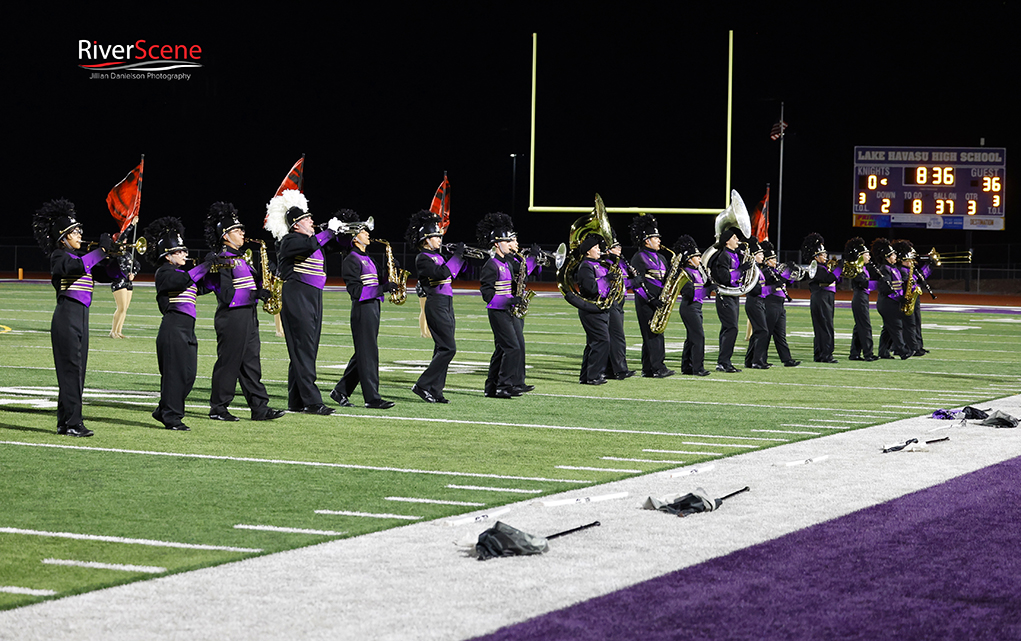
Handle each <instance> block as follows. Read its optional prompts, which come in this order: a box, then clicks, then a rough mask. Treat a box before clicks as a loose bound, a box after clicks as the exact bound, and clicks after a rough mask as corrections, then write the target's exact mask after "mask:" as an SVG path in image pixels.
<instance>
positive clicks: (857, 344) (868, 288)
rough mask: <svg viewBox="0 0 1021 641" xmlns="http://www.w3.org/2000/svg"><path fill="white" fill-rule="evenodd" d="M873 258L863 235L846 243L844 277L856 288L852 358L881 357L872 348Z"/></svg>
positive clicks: (853, 302)
mask: <svg viewBox="0 0 1021 641" xmlns="http://www.w3.org/2000/svg"><path fill="white" fill-rule="evenodd" d="M871 258H872V254H870V253H869V248H868V247H866V246H865V241H864V240H863V239H862V238H860V237H857V236H856V237H854V238H851V239H849V240H848V241H847V243H845V244H844V266H845V268H844V276H845V277H846V278H847V279H848V281H850V283H851V289H852V291H853V294H852V295H851V313H852V314H853V315H854V330H852V332H851V354H850V356H848V358H849V359H850V360H852V361H867V362H872V361H876V360H879V357H878V356H876V355H875V354H874V353H873V351H872V319H870V318H869V294H870V293H871V292H872V290H873V289H875V287H876V280H875V279H874V278H873V274H872V265H871V263H870V259H871Z"/></svg>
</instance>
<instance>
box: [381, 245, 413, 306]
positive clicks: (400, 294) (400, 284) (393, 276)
mask: <svg viewBox="0 0 1021 641" xmlns="http://www.w3.org/2000/svg"><path fill="white" fill-rule="evenodd" d="M372 240H373V241H375V242H377V243H379V244H380V245H382V246H383V247H384V249H385V250H386V279H387V280H388V281H390V282H391V283H393V284H394V285H397V289H395V290H393V291H392V292H390V302H391V303H393V304H394V305H403V304H404V303H405V302H407V300H408V276H410V275H411V272H409V271H408V270H406V269H398V268H397V261H395V260H394V252H393V249H392V248H391V247H390V243H388V242H386V241H385V240H383V239H382V238H373V239H372Z"/></svg>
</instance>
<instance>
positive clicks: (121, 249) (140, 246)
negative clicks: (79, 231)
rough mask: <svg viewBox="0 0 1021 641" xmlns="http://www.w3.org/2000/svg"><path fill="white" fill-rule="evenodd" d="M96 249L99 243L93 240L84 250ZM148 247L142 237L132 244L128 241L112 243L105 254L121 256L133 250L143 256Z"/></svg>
mask: <svg viewBox="0 0 1021 641" xmlns="http://www.w3.org/2000/svg"><path fill="white" fill-rule="evenodd" d="M96 247H99V242H98V241H95V240H94V241H92V242H90V243H89V244H88V245H86V246H85V249H86V250H90V249H95V248H96ZM148 247H149V244H148V243H147V242H146V240H145V236H142V237H141V238H139V239H138V240H136V241H135V242H134V243H129V242H128V241H124V242H123V243H114V244H113V247H112V248H111V249H110V251H109V252H107V255H109V256H123V255H124V254H126V253H128V250H129V249H134V250H135V251H136V252H138V253H139V254H144V253H145V250H146V249H148Z"/></svg>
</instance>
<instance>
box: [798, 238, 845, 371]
mask: <svg viewBox="0 0 1021 641" xmlns="http://www.w3.org/2000/svg"><path fill="white" fill-rule="evenodd" d="M824 242H825V241H824V240H823V237H822V236H821V235H819V234H816V233H811V234H809V235H808V236H805V240H803V241H802V242H801V259H802V260H804V261H805V262H806V263H810V262H812V261H814V262H815V263H816V267H815V275H813V276H812V277H811V278H810V281H809V284H808V289H809V292H811V299H810V303H809V306H810V309H811V310H812V330H813V332H814V334H815V339H814V341H813V348H814V350H813V351H814V358H815V362H816V363H836V362H837V359H835V358H833V350H834V348H835V338H836V337H835V335H834V332H833V304H834V299H835V298H836V292H837V282H838V281H839V280H840V274H841V268H840V267H834V268H833V269H832V270H831V269H830V268H829V267H828V266H827V264H826V260H827V258H828V257H829V254H827V253H826V246H825V245H824V244H823V243H824Z"/></svg>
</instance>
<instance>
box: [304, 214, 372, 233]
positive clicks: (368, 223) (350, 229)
mask: <svg viewBox="0 0 1021 641" xmlns="http://www.w3.org/2000/svg"><path fill="white" fill-rule="evenodd" d="M329 226H330V223H329V222H325V223H319V224H318V225H316V230H318V231H325V230H326V229H327V228H328V227H329ZM363 227H364V228H365V229H368V230H369V231H372V230H373V229H375V228H376V221H374V220H373V219H372V216H369V217H368V218H367V219H366V220H365V222H358V223H340V229H338V230H337V234H338V235H339V234H352V233H358V232H360V231H361V230H362V228H363Z"/></svg>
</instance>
